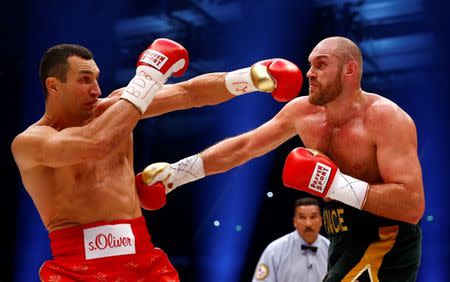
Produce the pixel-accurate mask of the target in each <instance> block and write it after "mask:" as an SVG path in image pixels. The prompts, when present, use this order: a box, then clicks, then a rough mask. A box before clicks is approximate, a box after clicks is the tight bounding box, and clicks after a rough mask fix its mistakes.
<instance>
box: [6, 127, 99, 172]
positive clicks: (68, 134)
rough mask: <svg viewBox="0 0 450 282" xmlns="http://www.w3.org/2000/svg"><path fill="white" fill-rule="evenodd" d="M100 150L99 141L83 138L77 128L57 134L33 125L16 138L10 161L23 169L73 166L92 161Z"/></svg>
mask: <svg viewBox="0 0 450 282" xmlns="http://www.w3.org/2000/svg"><path fill="white" fill-rule="evenodd" d="M102 148H105V146H102V145H101V140H97V141H96V140H95V139H93V138H87V137H86V134H85V131H83V130H82V129H81V127H73V128H68V129H64V130H62V131H57V130H55V129H53V128H51V127H48V126H36V127H34V128H32V129H29V130H27V131H25V132H24V133H22V134H20V135H19V136H17V137H16V139H15V140H14V142H13V145H12V150H13V154H14V158H15V159H16V162H17V163H18V164H19V165H20V166H22V167H23V168H26V167H33V166H37V165H43V166H48V167H62V166H67V165H73V164H76V163H79V162H82V161H88V160H90V159H95V158H96V156H98V155H99V153H101V151H102Z"/></svg>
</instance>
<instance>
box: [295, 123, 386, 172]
mask: <svg viewBox="0 0 450 282" xmlns="http://www.w3.org/2000/svg"><path fill="white" fill-rule="evenodd" d="M308 129H309V130H304V131H303V132H302V133H303V134H301V136H300V137H301V139H302V141H303V144H304V145H305V146H306V147H308V148H312V149H316V150H319V151H321V152H322V153H324V154H326V155H327V156H328V157H330V158H331V159H332V160H333V161H334V162H336V164H337V165H338V166H339V168H340V170H341V171H342V172H343V173H346V174H350V175H352V176H354V177H357V178H360V179H364V180H366V181H377V180H379V178H380V176H379V171H378V165H377V158H376V146H375V143H374V141H373V140H372V138H371V135H370V132H368V130H367V128H366V127H365V126H364V124H363V122H362V120H360V119H354V120H351V121H349V122H347V123H345V124H343V125H340V126H332V125H330V124H327V123H326V122H319V121H315V122H311V123H310V124H309V125H308Z"/></svg>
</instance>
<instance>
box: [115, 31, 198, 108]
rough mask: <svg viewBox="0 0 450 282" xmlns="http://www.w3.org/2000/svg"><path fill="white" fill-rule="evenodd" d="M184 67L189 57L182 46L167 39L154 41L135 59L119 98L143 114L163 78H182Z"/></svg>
mask: <svg viewBox="0 0 450 282" xmlns="http://www.w3.org/2000/svg"><path fill="white" fill-rule="evenodd" d="M188 64H189V56H188V53H187V51H186V49H184V47H183V46H181V45H180V44H178V43H176V42H175V41H172V40H169V39H165V38H161V39H157V40H155V41H154V42H153V43H152V44H151V45H150V46H149V47H148V49H147V50H145V51H144V52H143V53H142V54H141V56H140V57H139V60H138V62H137V69H136V75H135V76H134V78H133V79H132V80H131V81H130V83H128V86H127V87H126V88H125V90H124V91H123V93H122V95H121V96H120V98H121V99H125V100H127V101H128V102H130V103H132V104H133V105H135V106H136V108H138V110H140V111H141V113H144V112H145V111H146V110H147V107H148V105H149V104H150V103H151V102H152V100H153V97H155V95H156V93H157V92H158V91H159V90H160V89H161V88H162V87H163V85H164V83H166V81H167V79H168V78H169V77H170V76H171V75H172V74H173V75H175V76H180V75H182V74H183V73H184V72H185V71H186V69H187V67H188Z"/></svg>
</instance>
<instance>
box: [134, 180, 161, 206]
mask: <svg viewBox="0 0 450 282" xmlns="http://www.w3.org/2000/svg"><path fill="white" fill-rule="evenodd" d="M135 183H136V189H137V192H138V195H139V200H140V201H141V207H142V208H144V209H146V210H159V209H160V208H162V207H164V205H165V204H166V190H165V188H164V185H163V184H162V183H161V182H156V183H155V184H152V185H145V184H144V182H142V174H141V173H139V174H138V175H136V177H135Z"/></svg>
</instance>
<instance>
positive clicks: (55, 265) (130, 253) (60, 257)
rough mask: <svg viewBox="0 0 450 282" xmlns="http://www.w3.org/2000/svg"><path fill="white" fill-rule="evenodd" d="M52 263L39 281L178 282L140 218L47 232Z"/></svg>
mask: <svg viewBox="0 0 450 282" xmlns="http://www.w3.org/2000/svg"><path fill="white" fill-rule="evenodd" d="M49 237H50V247H51V250H52V254H53V259H52V260H48V261H46V262H45V263H44V264H43V265H42V267H41V269H40V271H39V277H40V279H41V281H61V282H64V281H117V282H119V281H120V282H125V281H130V282H131V281H165V282H169V281H171V282H172V281H179V278H178V273H177V271H176V270H175V268H174V267H173V266H172V264H171V263H170V261H169V258H168V257H167V255H166V254H165V253H164V252H163V251H162V250H161V249H158V248H155V247H154V246H153V244H152V243H151V241H150V234H149V233H148V231H147V226H146V224H145V219H144V217H138V218H136V219H132V220H115V221H108V222H96V223H91V224H86V225H81V226H76V227H69V228H66V229H61V230H57V231H53V232H50V234H49Z"/></svg>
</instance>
